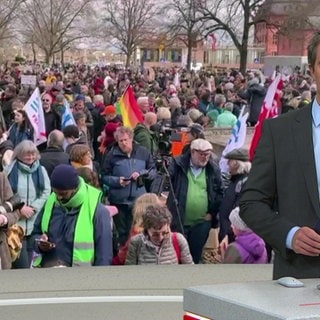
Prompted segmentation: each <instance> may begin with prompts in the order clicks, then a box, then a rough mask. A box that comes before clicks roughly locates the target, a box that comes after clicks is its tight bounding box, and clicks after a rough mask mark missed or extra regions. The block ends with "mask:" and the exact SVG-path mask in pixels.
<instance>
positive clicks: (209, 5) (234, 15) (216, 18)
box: [199, 0, 265, 73]
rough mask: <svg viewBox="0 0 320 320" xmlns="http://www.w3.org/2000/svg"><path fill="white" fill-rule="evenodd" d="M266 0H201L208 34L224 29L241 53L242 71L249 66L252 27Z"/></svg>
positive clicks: (256, 21)
mask: <svg viewBox="0 0 320 320" xmlns="http://www.w3.org/2000/svg"><path fill="white" fill-rule="evenodd" d="M264 1H265V0H213V1H210V0H209V1H199V3H200V7H201V8H200V11H201V13H202V19H203V20H204V21H206V22H207V23H208V24H209V26H208V27H207V34H209V33H212V32H215V31H217V30H224V31H225V32H226V33H227V34H228V35H229V36H230V38H231V39H232V41H233V43H234V45H235V46H236V48H237V49H238V51H239V53H240V71H241V72H243V73H244V72H245V70H246V67H247V56H248V45H249V34H250V29H251V27H252V26H254V25H255V24H256V23H258V20H257V19H256V18H255V17H256V14H257V12H258V10H259V9H260V7H261V5H262V4H263V3H264Z"/></svg>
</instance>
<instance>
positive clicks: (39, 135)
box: [23, 88, 47, 146]
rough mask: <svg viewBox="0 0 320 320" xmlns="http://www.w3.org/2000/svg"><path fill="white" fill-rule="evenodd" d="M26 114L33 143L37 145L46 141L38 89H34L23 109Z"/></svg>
mask: <svg viewBox="0 0 320 320" xmlns="http://www.w3.org/2000/svg"><path fill="white" fill-rule="evenodd" d="M23 109H24V110H25V112H26V113H27V116H28V118H29V120H30V123H31V125H32V127H33V130H34V135H33V141H34V143H35V145H37V146H38V145H39V144H41V143H43V142H46V141H47V134H46V123H45V121H44V114H43V109H42V101H41V96H40V91H39V88H36V89H35V90H34V91H33V93H32V95H31V97H30V98H29V100H28V102H27V103H26V105H25V106H24V108H23Z"/></svg>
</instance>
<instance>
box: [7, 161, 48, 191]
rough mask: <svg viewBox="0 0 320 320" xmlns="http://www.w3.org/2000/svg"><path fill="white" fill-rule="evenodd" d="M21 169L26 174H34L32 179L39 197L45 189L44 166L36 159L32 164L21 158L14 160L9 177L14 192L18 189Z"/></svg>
mask: <svg viewBox="0 0 320 320" xmlns="http://www.w3.org/2000/svg"><path fill="white" fill-rule="evenodd" d="M19 171H21V172H23V173H25V174H31V175H32V181H33V184H34V187H35V189H36V194H37V197H39V196H40V195H41V193H42V192H43V190H44V177H43V172H42V168H41V166H40V162H39V160H36V161H35V162H34V163H33V164H32V165H31V166H28V165H26V164H25V163H23V162H21V161H19V160H14V161H13V162H12V165H11V170H10V171H9V175H8V179H9V182H10V185H11V188H12V191H13V193H17V191H18V183H19V181H18V180H19Z"/></svg>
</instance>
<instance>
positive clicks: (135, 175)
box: [130, 171, 140, 181]
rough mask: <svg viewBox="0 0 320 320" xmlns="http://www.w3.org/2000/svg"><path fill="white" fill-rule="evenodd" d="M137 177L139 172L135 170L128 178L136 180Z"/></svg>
mask: <svg viewBox="0 0 320 320" xmlns="http://www.w3.org/2000/svg"><path fill="white" fill-rule="evenodd" d="M139 177H140V173H139V172H136V171H135V172H134V173H133V174H132V175H131V177H130V178H131V179H132V180H134V181H136V180H137V179H138V178H139Z"/></svg>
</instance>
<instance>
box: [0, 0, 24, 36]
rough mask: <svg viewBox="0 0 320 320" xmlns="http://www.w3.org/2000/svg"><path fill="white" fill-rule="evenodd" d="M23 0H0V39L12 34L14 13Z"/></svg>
mask: <svg viewBox="0 0 320 320" xmlns="http://www.w3.org/2000/svg"><path fill="white" fill-rule="evenodd" d="M23 1H24V0H1V1H0V41H1V40H5V39H7V38H9V37H11V35H12V32H11V31H12V30H11V28H10V27H11V26H12V23H13V22H14V20H15V18H16V13H17V10H18V8H19V7H20V5H21V4H22V2H23Z"/></svg>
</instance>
